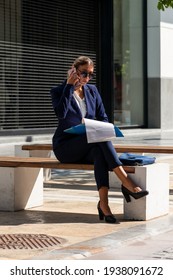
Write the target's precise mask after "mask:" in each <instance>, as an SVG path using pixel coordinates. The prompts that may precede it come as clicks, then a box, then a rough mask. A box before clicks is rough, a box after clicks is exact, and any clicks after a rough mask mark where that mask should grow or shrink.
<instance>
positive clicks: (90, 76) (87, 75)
mask: <svg viewBox="0 0 173 280" xmlns="http://www.w3.org/2000/svg"><path fill="white" fill-rule="evenodd" d="M77 71H79V72H80V75H81V76H82V78H87V77H89V79H90V80H91V79H93V78H94V74H93V73H88V72H86V71H80V70H79V69H78V70H77Z"/></svg>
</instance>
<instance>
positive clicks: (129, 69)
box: [114, 0, 144, 126]
mask: <svg viewBox="0 0 173 280" xmlns="http://www.w3.org/2000/svg"><path fill="white" fill-rule="evenodd" d="M142 4H143V1H142V0H114V121H115V123H116V124H120V125H121V126H142V125H143V124H144V108H143V107H144V106H143V105H144V100H143V96H144V92H143V91H144V88H143V10H142V7H143V5H142Z"/></svg>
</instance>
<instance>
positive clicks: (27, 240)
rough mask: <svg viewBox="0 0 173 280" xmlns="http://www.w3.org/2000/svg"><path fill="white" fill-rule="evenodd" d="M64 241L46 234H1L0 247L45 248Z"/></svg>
mask: <svg viewBox="0 0 173 280" xmlns="http://www.w3.org/2000/svg"><path fill="white" fill-rule="evenodd" d="M62 241H63V239H61V238H59V237H54V236H48V235H45V234H0V249H40V248H42V249H43V248H47V247H51V246H57V245H60V244H62Z"/></svg>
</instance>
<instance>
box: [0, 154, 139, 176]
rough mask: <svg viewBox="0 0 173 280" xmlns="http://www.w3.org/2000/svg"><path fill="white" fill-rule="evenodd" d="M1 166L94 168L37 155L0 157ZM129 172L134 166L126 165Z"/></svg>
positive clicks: (88, 165)
mask: <svg viewBox="0 0 173 280" xmlns="http://www.w3.org/2000/svg"><path fill="white" fill-rule="evenodd" d="M0 166H1V167H33V168H53V169H78V170H93V169H94V165H93V164H80V163H60V162H59V161H58V160H57V159H55V158H37V157H27V158H24V157H7V156H6V157H0ZM124 169H125V170H126V172H127V173H135V168H134V166H124Z"/></svg>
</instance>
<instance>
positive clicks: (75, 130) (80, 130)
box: [64, 124, 124, 137]
mask: <svg viewBox="0 0 173 280" xmlns="http://www.w3.org/2000/svg"><path fill="white" fill-rule="evenodd" d="M114 130H115V135H116V137H124V135H123V134H122V132H121V130H120V129H119V128H118V127H117V126H115V125H114ZM64 132H67V133H72V134H84V133H86V128H85V124H78V125H76V126H72V127H70V128H67V129H65V130H64Z"/></svg>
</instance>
